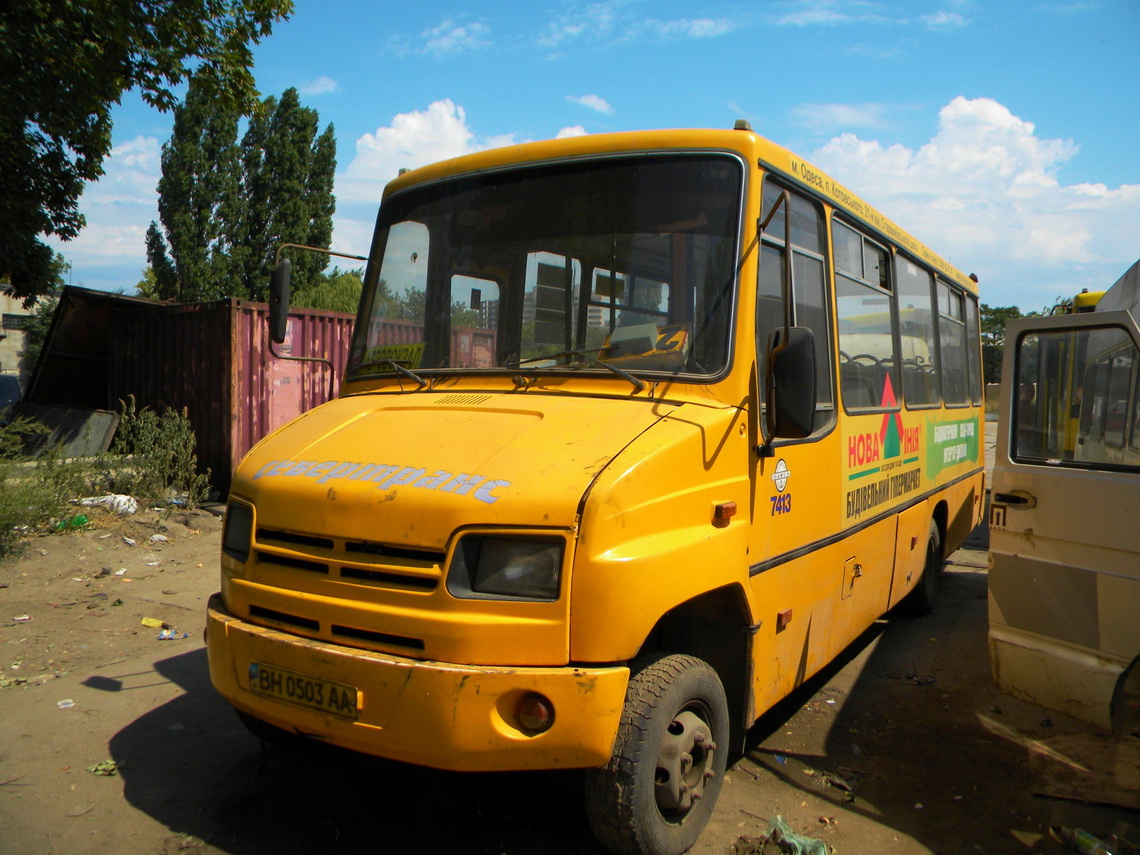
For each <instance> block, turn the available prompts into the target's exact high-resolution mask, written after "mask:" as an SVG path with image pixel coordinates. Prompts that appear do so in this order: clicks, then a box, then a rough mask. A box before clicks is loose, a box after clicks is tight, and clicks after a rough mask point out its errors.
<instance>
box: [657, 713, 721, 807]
mask: <svg viewBox="0 0 1140 855" xmlns="http://www.w3.org/2000/svg"><path fill="white" fill-rule="evenodd" d="M715 751H716V743H715V742H713V739H712V731H711V730H710V729H709V726H708V725H707V724H706V723H705V722H704V720H703V719H702V718H701V717H700V716H699V715H697V714H696V713H695V712H692V711H690V710H685V711H683V712H681V713H678V714H677V715H676V716H675V717H674V718H673V720H672V721H671V722H670V723H669V727H668V728H667V729H666V731H665V737H664V739H662V740H661V746H660V748H659V750H658V753H657V770H656V774H655V777H654V790H655V794H656V797H657V807H658V808H660V809H661V811H662V812H673V813H675V812H679V811H687V810H688V809H689V808H691V807H692V806H693V803H694V802H695V801H698V800H699V799H700V798H701V796H703V795H704V791H705V782H706V781H707V780H708V779H709V778H711V777H712V776H713V775H714V774H715V773H714V772H713V757H714V752H715Z"/></svg>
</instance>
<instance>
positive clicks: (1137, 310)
mask: <svg viewBox="0 0 1140 855" xmlns="http://www.w3.org/2000/svg"><path fill="white" fill-rule="evenodd" d="M1114 309H1129V310H1130V311H1131V312H1132V314H1133V315H1136V316H1137V317H1140V261H1137V262H1136V263H1135V264H1133V265H1132V266H1131V267H1129V268H1128V270H1127V271H1125V273H1124V275H1123V276H1121V277H1120V278H1119V279H1117V280H1116V282H1115V283H1114V284H1113V286H1112V287H1111V288H1109V289H1108V290H1107V291H1105V292H1104V296H1103V297H1101V298H1100V301H1099V302H1098V303H1097V304H1096V310H1097V311H1098V312H1111V311H1113V310H1114Z"/></svg>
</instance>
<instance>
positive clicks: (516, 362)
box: [345, 147, 752, 391]
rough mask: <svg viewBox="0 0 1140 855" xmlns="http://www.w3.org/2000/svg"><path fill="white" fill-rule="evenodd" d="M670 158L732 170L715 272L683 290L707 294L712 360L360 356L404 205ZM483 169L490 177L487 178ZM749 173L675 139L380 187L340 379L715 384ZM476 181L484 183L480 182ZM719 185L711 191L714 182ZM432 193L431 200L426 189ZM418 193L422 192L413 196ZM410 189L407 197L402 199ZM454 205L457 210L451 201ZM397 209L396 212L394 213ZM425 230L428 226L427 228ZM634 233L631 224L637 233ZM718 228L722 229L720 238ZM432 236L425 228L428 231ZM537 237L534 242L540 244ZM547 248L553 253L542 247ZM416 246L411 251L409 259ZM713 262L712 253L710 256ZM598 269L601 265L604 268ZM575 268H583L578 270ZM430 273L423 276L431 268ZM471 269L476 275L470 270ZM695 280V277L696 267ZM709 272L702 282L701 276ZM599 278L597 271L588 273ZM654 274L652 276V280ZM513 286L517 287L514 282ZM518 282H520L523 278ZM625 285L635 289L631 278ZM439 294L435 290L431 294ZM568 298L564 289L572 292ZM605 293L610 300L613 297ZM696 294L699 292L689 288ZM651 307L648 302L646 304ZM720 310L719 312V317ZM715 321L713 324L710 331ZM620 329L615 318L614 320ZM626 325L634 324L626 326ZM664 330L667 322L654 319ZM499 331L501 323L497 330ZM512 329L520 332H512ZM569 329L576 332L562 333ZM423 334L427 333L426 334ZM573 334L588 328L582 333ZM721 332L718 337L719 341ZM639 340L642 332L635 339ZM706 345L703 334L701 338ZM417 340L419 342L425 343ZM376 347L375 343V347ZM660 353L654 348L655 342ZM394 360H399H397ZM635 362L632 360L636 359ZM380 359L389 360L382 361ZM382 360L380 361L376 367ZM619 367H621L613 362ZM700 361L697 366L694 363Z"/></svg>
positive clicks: (745, 166) (738, 157)
mask: <svg viewBox="0 0 1140 855" xmlns="http://www.w3.org/2000/svg"><path fill="white" fill-rule="evenodd" d="M671 161H675V162H677V163H681V164H684V163H687V164H689V165H690V168H691V167H692V166H693V165H696V166H697V167H702V166H703V168H706V169H708V168H716V167H722V168H727V169H728V170H729V171H728V172H726V175H727V176H728V177H727V179H725V180H726V181H727V182H728V186H727V187H726V193H725V194H724V195H725V196H726V197H728V198H726V200H725V202H724V205H723V209H722V210H721V211H719V212H718V213H719V214H720V215H721V216H722V218H723V221H724V228H723V229H721V230H720V231H712V230H710V231H709V232H708V234H707V235H705V236H704V239H705V240H706V241H707V242H708V243H709V246H712V247H713V251H712V252H709V253H708V254H709V255H710V256H711V255H713V254H719V256H720V257H719V260H718V262H717V264H718V265H719V267H720V269H719V271H714V270H713V269H712V268H710V270H709V271H708V272H706V273H705V274H704V275H703V277H702V278H701V279H700V281H699V283H697V284H696V285H694V286H690V287H689V288H688V293H689V294H690V295H691V296H692V295H694V294H695V293H696V290H697V289H700V291H701V299H706V298H707V299H708V300H709V301H710V304H711V305H713V309H712V310H711V311H710V312H708V313H705V318H704V319H703V329H704V330H705V334H706V335H707V337H708V340H709V343H710V344H711V345H716V346H717V347H719V350H720V353H719V354H718V360H719V362H718V364H717V367H716V368H715V369H712V370H706V371H700V370H694V369H692V368H691V367H690V366H689V365H688V364H687V363H686V364H685V365H681V366H677V367H672V368H662V367H653V366H648V367H647V366H645V365H637V364H633V363H631V364H622V363H620V362H619V361H618V360H615V362H614V364H612V365H611V364H609V361H608V360H609V359H610V358H612V357H610V356H607V357H606V358H605V359H606V361H604V362H603V361H602V360H601V359H599V358H598V353H599V351H597V350H582V349H578V348H571V349H568V350H564V351H560V352H558V353H551V354H550V355H549V356H548V357H547V358H548V359H549V360H552V361H556V358H557V357H569V356H571V355H572V356H575V357H576V359H575V360H574V361H573V362H567V363H566V364H546V365H543V364H537V363H539V362H540V361H541V359H540V358H536V357H533V356H531V357H527V356H525V355H523V354H519V353H516V354H515V355H514V356H515V358H514V359H513V360H503V362H502V364H492V365H483V366H477V367H476V366H465V367H459V366H454V365H448V366H438V367H425V366H422V365H415V364H412V362H413V361H414V360H409V362H407V363H402V364H401V365H394V364H390V363H392V361H393V360H392V359H390V358H384V357H383V356H382V357H380V358H375V357H374V358H372V359H365V358H364V355H365V354H366V352H369V351H368V345H369V342H368V329H369V326H370V325H371V324H373V323H381V322H384V321H385V320H386V319H385V318H384V316H383V315H380V316H378V317H374V313H373V305H374V303H375V301H376V300H377V297H378V293H379V288H378V286H379V284H380V282H381V277H382V274H383V265H384V263H385V261H386V252H387V251H388V243H389V241H390V240H391V236H392V231H393V228H394V227H395V226H397V225H399V224H401V223H407V222H413V223H414V222H415V221H414V220H411V219H409V218H408V216H409V215H408V212H410V211H415V210H417V209H418V208H417V206H422V205H424V204H429V203H430V204H438V200H439V199H442V198H445V197H446V196H448V195H449V194H450V193H456V192H457V191H459V192H461V191H462V190H463V189H464V188H471V187H495V188H497V187H498V186H499V183H500V182H496V181H494V180H493V179H494V177H495V176H510V177H511V178H512V180H517V182H526V181H527V180H529V176H530V175H532V174H534V173H541V172H546V173H548V174H552V175H556V176H563V177H564V176H566V175H572V174H574V173H575V172H576V171H578V170H584V171H587V172H588V171H590V170H596V169H598V168H605V167H607V166H611V165H612V166H615V167H620V166H623V165H625V164H626V163H629V164H633V165H637V166H643V165H646V164H648V165H650V166H651V167H652V166H654V165H663V166H666V167H669V166H672V163H670V162H671ZM488 178H491V179H492V180H490V181H488ZM751 178H752V174H751V170H750V169H749V162H748V160H747V158H745V157H744V156H743V155H742V154H741V153H740V152H739V151H737V150H735V149H730V148H719V147H708V148H704V147H701V148H679V149H657V150H644V149H642V150H634V151H620V150H619V151H608V152H601V153H592V154H588V155H575V156H570V157H562V158H548V159H540V160H534V161H529V162H521V163H519V162H515V163H511V164H504V165H501V166H494V167H485V168H481V169H472V170H469V171H464V172H460V173H456V174H451V175H448V176H446V177H440V178H432V179H429V180H426V181H422V182H419V183H414V184H410V185H407V186H404V187H400V188H399V189H397V190H395V191H393V192H391V193H390V194H386V195H385V197H384V199H383V202H382V204H381V206H380V210H379V212H378V214H377V218H376V225H375V229H374V234H373V241H372V250H371V253H370V257H369V258H370V260H369V264H368V265H367V270H366V275H365V280H364V288H363V292H362V295H361V302H360V307H359V311H358V315H357V319H356V323H355V326H354V331H353V337H352V346H351V351H350V357H349V365H348V366H347V368H346V374H345V382H346V383H359V382H361V381H375V380H379V379H394V378H395V379H399V378H401V377H407V376H408V372H407V371H403V370H401V368H408V367H410V368H411V369H412V370H413V371H414V376H415V377H416V379H417V380H418V379H420V378H426V380H427V381H429V383H430V381H432V380H434V379H436V378H440V377H453V376H459V377H462V376H472V375H507V376H515V380H516V383H517V381H518V379H519V378H518V377H517V375H520V374H521V375H524V376H525V377H527V378H535V377H538V376H558V377H568V376H575V375H581V374H582V373H584V372H585V373H588V374H589V375H590V376H591V377H592V378H596V377H598V376H604V377H609V378H612V379H615V380H619V378H622V377H624V378H625V379H626V380H628V381H630V383H632V384H633V385H634V387H635V388H636V390H637V391H641V385H642V384H641V383H640V381H639V380H638V379H637V378H638V377H643V378H645V379H646V380H648V381H650V382H652V383H657V382H661V381H663V380H664V381H671V382H681V383H693V384H711V383H715V382H717V381H719V380H721V379H723V378H724V377H725V376H727V375H728V374H729V373H730V372H731V370H732V367H733V362H734V351H735V345H736V337H737V329H736V327H737V319H738V312H739V300H740V269H741V265H742V263H743V258H742V252H743V241H744V213H745V209H746V204H747V199H748V193H749V182H750V180H751ZM479 182H484V183H482V184H480V183H479ZM449 188H457V189H456V190H449ZM710 192H711V193H715V188H714V190H712V191H710ZM433 193H434V194H435V196H434V199H433V198H432V194H433ZM732 193H735V199H733V198H731V194H732ZM676 196H677V198H678V199H683V198H685V197H684V195H683V194H680V193H678V194H676ZM417 197H418V198H419V199H420V200H422V201H416V200H417ZM409 198H410V200H411V201H410V202H409V201H408V200H409ZM457 210H458V209H457ZM393 211H395V212H397V213H396V214H393V213H392V212H393ZM637 224H638V225H641V226H644V225H645V224H644V223H641V222H640V221H637ZM425 231H427V230H426V228H425ZM636 234H639V233H638V232H634V233H631V235H632V236H634V237H635V236H636ZM666 234H670V236H673V237H676V236H677V235H680V234H681V232H680V231H679V232H678V233H677V235H673V234H672V233H667V232H660V235H661V236H662V237H665V236H666ZM717 235H719V237H717ZM565 239H566V238H565V236H563V237H561V238H560V237H558V236H557V235H556V236H555V237H553V238H550V240H565ZM429 244H430V234H429ZM536 246H537V244H536ZM530 254H531V255H539V254H544V251H537V250H532V251H531V253H530ZM546 254H549V253H546ZM414 256H415V254H414V253H413V258H414ZM709 263H710V264H711V263H712V262H711V261H710V262H709ZM576 264H577V259H575V258H574V257H572V256H571V255H570V254H569V253H567V255H566V257H565V259H564V264H563V266H564V268H566V269H567V274H566V275H567V279H568V280H569V278H570V277H571V276H572V275H575V274H572V273H571V272H570V268H573V267H574V265H576ZM598 270H599V268H597V267H595V266H592V267H591V275H596V274H597V272H598ZM602 272H603V273H604V272H605V271H602ZM609 273H610V276H611V277H612V280H611V281H617V280H618V279H619V278H620V277H622V276H625V274H623V273H621V272H620V271H619V272H618V273H617V274H614V272H613V271H610V272H609ZM714 273H720V274H721V275H724V276H726V279H727V281H726V282H725V284H724V286H723V288H722V289H716V288H713V287H711V285H710V284H709V283H711V282H715V281H716V279H717V278H718V277H716V276H714ZM445 274H446V276H447V277H449V278H450V279H452V280H454V279H455V277H457V276H466V275H468V273H467V272H465V270H464V269H463V268H462V267H458V266H455V265H454V264H450V263H449V264H448V266H447V267H446V268H445ZM577 274H578V275H580V271H578V272H577ZM430 275H431V274H426V273H425V276H430ZM471 275H474V274H471ZM630 275H632V276H633V277H634V278H633V279H630V281H631V282H634V281H635V280H636V278H637V276H639V275H641V274H630ZM692 278H693V279H694V281H695V280H696V279H697V276H696V275H693V276H692ZM706 280H708V281H706ZM591 281H592V282H594V283H596V282H597V280H596V279H592V280H591ZM650 281H651V280H650ZM426 283H427V279H426V278H425V286H424V287H425V292H426V291H427V289H428V285H427V284H426ZM434 287H435V288H436V289H439V290H447V289H448V288H449V287H453V285H452V286H448V285H446V284H442V285H441V284H436V285H435V286H434ZM516 287H518V286H516ZM521 287H525V284H524V285H523V286H521ZM663 287H664V288H666V289H670V290H671V289H672V287H673V286H671V285H669V284H667V283H663ZM629 290H630V292H631V293H632V292H633V291H634V290H635V287H631V288H630V289H629ZM584 293H585V288H582V287H581V283H580V282H575V284H574V296H573V300H574V310H573V311H574V312H575V313H577V312H578V311H579V308H578V301H579V299H580V296H579V295H580V294H584ZM595 296H596V294H595V293H593V292H592V291H591V293H589V294H588V295H587V296H586V297H585V298H584V299H585V301H588V302H590V303H591V304H592V301H593V298H594V297H595ZM436 299H437V300H438V296H437V297H436ZM568 299H569V298H568ZM611 299H614V298H612V297H611ZM693 299H694V300H695V299H696V297H695V296H693ZM618 308H620V309H621V311H623V312H624V311H630V312H631V313H632V314H634V315H636V314H643V312H642V311H641V310H639V309H637V307H636V306H633V305H630V306H624V305H623V306H620V307H618ZM646 311H650V310H646ZM610 312H611V315H610V321H609V324H610V333H611V335H612V333H613V332H614V323H615V322H614V320H613V318H614V316H615V308H614V307H612V306H611V308H610ZM652 313H653V314H664V313H661V312H657V311H653V312H652ZM690 315H691V327H692V329H694V330H695V329H696V327H697V325H698V324H702V316H701V315H700V313H699V312H698V311H695V310H690ZM717 315H720V316H721V317H719V318H718V317H716V316H717ZM504 324H505V322H504ZM714 325H715V326H716V329H715V330H714V329H713V328H714ZM618 328H620V324H619V327H618ZM631 328H632V325H631ZM448 329H449V330H450V331H451V332H454V328H453V327H451V326H450V325H449V326H448ZM660 329H661V330H663V329H665V328H664V327H661V328H660ZM495 334H496V335H498V334H499V332H498V330H497V329H496V330H495ZM515 334H516V335H517V333H515ZM566 334H567V335H568V336H569V335H572V334H574V333H571V332H567V333H566ZM423 335H428V333H426V332H425V333H423ZM578 335H579V336H581V335H584V333H581V332H580V333H578ZM718 337H719V338H720V339H721V341H720V342H719V343H717V342H716V339H717V338H718ZM638 341H639V343H640V342H641V341H642V340H641V339H639V340H638ZM701 344H702V345H703V346H708V345H705V342H704V341H701ZM421 346H422V345H421ZM613 347H618V349H619V353H620V347H619V346H618V344H617V343H616V342H615V343H613V344H611V343H610V338H609V337H607V339H606V345H605V346H604V347H603V348H602V350H603V351H605V350H610V349H611V348H613ZM373 349H376V348H375V346H373ZM655 352H656V351H655ZM397 361H399V360H397ZM634 363H636V360H634ZM385 366H386V367H385ZM378 367H380V368H381V370H377V368H378ZM362 368H370V369H371V370H366V371H362V370H361V369H362ZM615 368H616V369H617V370H615ZM698 368H699V366H698ZM424 385H426V384H424V383H419V384H417V387H416V388H417V389H419V388H423V387H424Z"/></svg>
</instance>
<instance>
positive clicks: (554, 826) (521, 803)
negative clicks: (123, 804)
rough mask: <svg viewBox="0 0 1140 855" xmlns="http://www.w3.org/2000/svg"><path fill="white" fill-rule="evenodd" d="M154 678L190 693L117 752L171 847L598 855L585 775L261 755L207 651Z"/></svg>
mask: <svg viewBox="0 0 1140 855" xmlns="http://www.w3.org/2000/svg"><path fill="white" fill-rule="evenodd" d="M156 669H157V670H158V672H159V673H160V674H161V675H162V676H163V677H165V678H167V679H169V680H171V681H173V682H175V683H177V684H178V685H179V686H181V687H182V688H183V689H184V690H185V691H186V694H185V695H182V696H180V697H178V698H176V699H174V700H172V701H170V702H169V703H167V704H164V705H162V706H161V707H157V708H155V709H153V710H151V711H150V712H148V713H147V714H145V715H143V716H141V717H140V718H138V719H136V720H135V721H133V722H131V723H130V724H129V725H127V726H126V727H124V728H123V729H122V730H120V731H119V732H118V733H117V734H115V736H114V737H112V739H111V742H110V748H111V756H112V757H113V758H114V759H115V761H116V762H117V763H118V764H119V766H120V769H121V774H122V779H123V793H124V796H125V798H126V799H127V800H128V802H129V803H130V804H131V805H132V806H133V807H134V808H136V809H138V810H140V811H143V812H144V813H146V814H147V815H149V816H150V817H151V818H153V819H154V820H155V821H157V822H159V823H161V824H162V825H163V826H165V827H166V828H169V829H170V830H171V834H172V835H173V836H172V837H171V838H170V840H169V841H168V845H167V850H169V851H179V852H191V853H193V852H213V851H221V852H229V853H242V855H269V853H306V855H308V853H349V852H351V853H364V852H384V853H386V855H396V854H397V853H400V854H402V853H407V855H421V853H422V855H429V853H430V855H435V853H440V852H463V853H468V852H470V853H479V852H487V853H491V855H500V853H502V852H510V853H512V855H516V854H517V855H529V853H533V854H534V855H539V853H556V855H560V853H567V855H569V853H575V855H594V854H595V853H600V852H601V850H600V849H599V848H598V847H597V845H596V844H595V843H594V842H593V839H592V837H591V835H590V832H589V827H588V825H587V823H586V817H585V812H584V808H583V805H582V798H581V795H580V793H581V776H580V773H573V772H557V773H555V772H552V773H526V774H522V773H519V774H479V775H473V774H462V773H452V772H441V771H436V770H432V769H424V768H419V767H415V766H408V765H405V764H401V763H396V762H391V761H385V760H380V759H377V758H372V757H367V756H364V755H360V754H354V753H352V752H348V751H341V750H339V749H335V748H331V747H329V746H324V745H316V744H313V745H311V746H308V745H306V746H304V747H301V748H299V749H297V750H288V749H283V748H268V750H263V747H262V745H261V743H260V742H259V741H258V740H257V739H256V738H254V737H253V736H252V735H250V734H249V733H248V732H247V731H246V730H245V729H244V727H242V725H241V724H240V723H239V721H238V719H237V716H236V715H234V712H233V710H231V709H230V707H229V706H228V704H226V703H225V701H223V700H222V699H221V698H220V697H219V696H218V695H217V694H216V693H215V692H214V690H213V687H212V686H211V685H210V681H209V675H208V668H207V662H206V653H205V650H204V649H202V650H197V651H194V652H192V653H186V654H183V655H180V656H175V657H171V658H169V659H165V660H162V661H160V662H158V663H156ZM172 846H173V847H174V848H173V849H171V847H172Z"/></svg>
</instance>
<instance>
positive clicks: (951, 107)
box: [811, 96, 1140, 309]
mask: <svg viewBox="0 0 1140 855" xmlns="http://www.w3.org/2000/svg"><path fill="white" fill-rule="evenodd" d="M1079 150H1080V149H1079V146H1078V145H1077V144H1076V143H1074V142H1073V141H1072V140H1059V139H1044V138H1042V137H1039V136H1037V134H1036V131H1035V128H1034V125H1033V123H1032V122H1027V121H1024V120H1022V119H1021V118H1019V117H1018V116H1016V115H1014V114H1013V113H1012V112H1011V111H1010V110H1009V109H1008V108H1006V107H1005V106H1003V105H1002V104H999V103H998V102H996V101H994V100H992V99H989V98H975V99H972V100H971V99H967V98H964V97H961V96H959V97H957V98H955V99H954V100H953V101H951V102H950V103H949V104H947V105H946V106H945V107H943V108H942V110H941V111H940V113H939V128H938V132H937V133H936V134H935V136H934V137H933V138H932V139H931V140H930V141H929V142H927V143H926V144H925V145H923V146H921V147H919V148H918V149H911V148H908V147H906V146H902V145H898V144H895V145H886V146H884V145H883V144H881V143H880V142H878V141H875V140H864V139H860V138H859V137H857V136H856V135H855V134H852V133H844V134H841V135H840V136H837V137H835V138H833V139H832V140H830V141H829V142H828V143H826V144H825V145H824V146H822V147H821V148H820V149H819V150H817V151H816V152H815V153H814V154H813V155H812V158H811V159H812V160H813V161H814V162H815V163H816V165H818V166H819V167H821V168H822V169H824V170H826V171H827V172H829V173H830V174H831V175H832V176H833V177H834V178H836V179H837V180H839V181H840V182H842V183H843V184H845V185H846V186H847V187H848V188H850V189H851V190H852V191H854V192H856V193H858V194H859V195H860V196H862V197H863V198H865V199H866V200H867V201H869V202H870V203H871V204H873V205H875V206H876V207H878V208H879V209H880V210H881V211H883V213H885V214H886V215H887V216H888V217H890V218H891V219H893V220H894V221H895V222H897V223H899V224H900V225H901V226H903V227H904V228H905V229H907V230H908V231H910V232H911V233H912V234H914V235H915V236H916V237H917V238H918V239H919V240H922V241H924V242H925V243H927V244H928V245H929V246H930V247H931V248H932V249H934V250H935V251H936V252H939V253H940V254H942V255H944V256H946V257H948V258H949V259H950V260H951V261H952V262H954V263H955V264H957V265H958V266H959V267H962V268H964V269H965V270H966V271H967V272H970V271H976V272H977V273H978V274H979V276H980V277H981V279H982V288H983V291H982V299H983V300H984V301H985V302H987V303H990V304H991V305H1019V306H1021V307H1022V308H1024V309H1040V308H1041V307H1042V306H1044V305H1046V304H1047V303H1050V302H1051V301H1052V300H1053V298H1055V297H1057V296H1059V295H1065V294H1070V293H1076V292H1077V291H1079V290H1080V288H1081V287H1090V288H1097V289H1100V288H1104V287H1107V286H1108V285H1110V284H1112V282H1114V281H1115V280H1116V278H1117V277H1118V276H1119V275H1120V273H1122V272H1123V271H1124V270H1125V269H1126V268H1127V267H1128V265H1129V264H1131V263H1132V262H1133V261H1135V259H1136V257H1137V255H1138V254H1140V253H1138V246H1137V243H1138V240H1137V237H1136V235H1135V227H1134V224H1135V223H1136V222H1138V221H1140V184H1137V185H1123V186H1121V187H1118V188H1115V189H1110V188H1108V187H1105V186H1104V185H1099V184H1098V185H1089V184H1073V185H1065V184H1063V183H1062V182H1061V180H1060V177H1059V173H1060V171H1061V169H1062V168H1063V167H1064V165H1065V164H1066V163H1067V162H1068V161H1070V160H1071V159H1073V158H1074V157H1076V156H1077V154H1078V152H1079Z"/></svg>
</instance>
